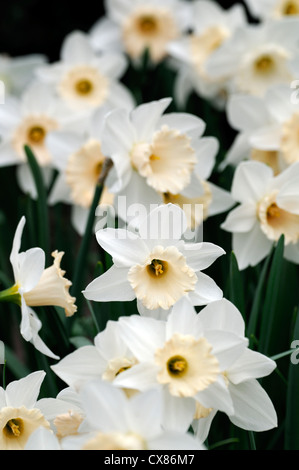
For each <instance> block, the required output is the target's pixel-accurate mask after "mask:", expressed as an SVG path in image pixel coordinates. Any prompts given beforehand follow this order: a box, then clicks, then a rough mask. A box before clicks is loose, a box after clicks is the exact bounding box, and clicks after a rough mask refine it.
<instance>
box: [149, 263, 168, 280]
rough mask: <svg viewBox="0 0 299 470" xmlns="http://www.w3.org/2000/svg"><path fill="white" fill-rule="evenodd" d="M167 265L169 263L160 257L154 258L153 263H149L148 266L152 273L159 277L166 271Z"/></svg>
mask: <svg viewBox="0 0 299 470" xmlns="http://www.w3.org/2000/svg"><path fill="white" fill-rule="evenodd" d="M166 266H167V263H166V262H165V261H160V260H159V259H153V260H152V262H151V264H149V265H148V267H147V268H148V271H149V273H150V274H151V275H154V276H156V277H158V276H161V275H162V274H164V273H165V270H166Z"/></svg>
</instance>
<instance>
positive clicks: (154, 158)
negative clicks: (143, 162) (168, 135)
mask: <svg viewBox="0 0 299 470" xmlns="http://www.w3.org/2000/svg"><path fill="white" fill-rule="evenodd" d="M149 158H150V160H152V161H154V160H161V158H160V157H158V155H154V154H152V155H151V156H150V157H149Z"/></svg>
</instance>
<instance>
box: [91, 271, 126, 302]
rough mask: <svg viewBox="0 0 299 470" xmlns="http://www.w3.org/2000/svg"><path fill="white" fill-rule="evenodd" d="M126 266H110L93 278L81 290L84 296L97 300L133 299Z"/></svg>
mask: <svg viewBox="0 0 299 470" xmlns="http://www.w3.org/2000/svg"><path fill="white" fill-rule="evenodd" d="M127 275H128V268H118V267H116V266H112V267H111V268H110V269H108V271H106V272H105V273H104V274H102V275H101V276H99V277H97V278H96V279H94V280H93V281H92V282H91V283H90V284H88V286H87V287H86V289H85V290H84V291H83V295H84V297H86V299H89V300H95V301H97V302H110V301H129V300H133V299H135V292H134V291H133V289H132V287H131V286H130V284H129V282H128V280H127Z"/></svg>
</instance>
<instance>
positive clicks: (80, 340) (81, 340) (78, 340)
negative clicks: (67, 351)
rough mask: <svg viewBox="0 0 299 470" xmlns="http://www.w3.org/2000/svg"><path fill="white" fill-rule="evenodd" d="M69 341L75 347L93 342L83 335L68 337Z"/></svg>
mask: <svg viewBox="0 0 299 470" xmlns="http://www.w3.org/2000/svg"><path fill="white" fill-rule="evenodd" d="M70 343H72V345H73V346H75V348H77V349H78V348H82V347H83V346H90V345H92V344H93V343H92V342H91V341H90V339H88V338H86V337H85V336H73V337H71V338H70Z"/></svg>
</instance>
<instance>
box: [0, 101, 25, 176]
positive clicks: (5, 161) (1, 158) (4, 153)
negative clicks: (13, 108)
mask: <svg viewBox="0 0 299 470" xmlns="http://www.w3.org/2000/svg"><path fill="white" fill-rule="evenodd" d="M1 106H2V105H1ZM20 163H22V160H21V158H20V156H19V155H18V154H17V153H16V151H15V150H14V148H13V147H12V145H11V142H10V141H5V140H2V142H1V144H0V167H2V166H10V165H19V164H20Z"/></svg>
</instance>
